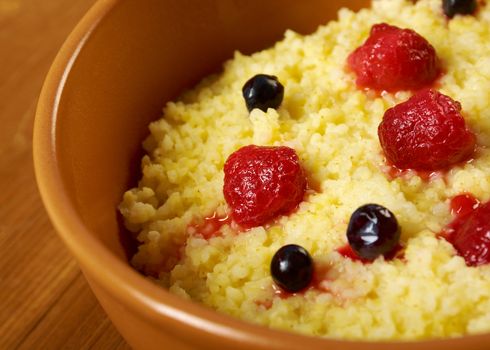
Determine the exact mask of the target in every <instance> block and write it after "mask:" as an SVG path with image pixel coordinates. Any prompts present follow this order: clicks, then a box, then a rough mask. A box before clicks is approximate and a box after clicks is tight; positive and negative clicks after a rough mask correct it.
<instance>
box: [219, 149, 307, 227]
mask: <svg viewBox="0 0 490 350" xmlns="http://www.w3.org/2000/svg"><path fill="white" fill-rule="evenodd" d="M224 172H225V178H224V186H223V193H224V196H225V200H226V202H227V203H228V205H229V206H230V207H231V209H232V218H233V220H235V221H236V222H237V223H238V224H239V225H240V226H242V227H245V228H249V227H254V226H259V225H263V224H264V223H266V222H267V221H269V220H271V219H273V218H274V217H276V216H278V215H282V214H287V213H289V212H291V211H292V210H293V209H294V208H296V206H297V205H298V204H299V203H300V202H301V201H302V200H303V196H304V193H305V190H306V178H305V175H304V173H303V170H302V168H301V166H300V164H299V159H298V156H297V155H296V152H295V150H294V149H292V148H289V147H284V146H281V147H265V146H255V145H250V146H245V147H242V148H240V149H239V150H238V151H236V152H234V153H232V154H231V155H230V156H229V157H228V159H227V160H226V163H225V167H224Z"/></svg>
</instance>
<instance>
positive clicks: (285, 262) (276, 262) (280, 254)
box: [271, 244, 313, 293]
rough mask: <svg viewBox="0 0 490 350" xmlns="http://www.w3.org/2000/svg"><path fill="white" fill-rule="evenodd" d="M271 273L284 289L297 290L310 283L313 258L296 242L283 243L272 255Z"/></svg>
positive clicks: (293, 291) (290, 291)
mask: <svg viewBox="0 0 490 350" xmlns="http://www.w3.org/2000/svg"><path fill="white" fill-rule="evenodd" d="M271 275H272V279H273V280H274V282H275V283H276V284H277V285H278V286H279V287H280V288H281V289H283V290H284V291H286V292H289V293H296V292H299V291H301V290H303V289H305V288H306V287H308V285H309V284H310V283H311V280H312V278H313V260H312V259H311V256H310V254H309V253H308V252H307V251H306V249H304V248H303V247H301V246H299V245H296V244H289V245H285V246H283V247H282V248H280V249H279V250H278V251H277V252H276V254H274V256H273V257H272V261H271Z"/></svg>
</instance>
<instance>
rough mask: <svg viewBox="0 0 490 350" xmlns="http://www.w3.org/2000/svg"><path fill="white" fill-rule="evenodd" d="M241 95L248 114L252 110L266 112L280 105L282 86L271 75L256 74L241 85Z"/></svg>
mask: <svg viewBox="0 0 490 350" xmlns="http://www.w3.org/2000/svg"><path fill="white" fill-rule="evenodd" d="M242 93H243V98H244V99H245V104H246V105H247V109H248V111H249V112H250V111H252V109H254V108H258V109H260V110H262V111H264V112H267V109H268V108H274V109H276V108H278V107H279V106H280V105H281V102H282V98H283V97H284V86H282V84H281V83H280V82H279V81H278V80H277V77H275V76H273V75H266V74H257V75H256V76H254V77H253V78H251V79H250V80H248V81H247V82H246V83H245V85H243V89H242Z"/></svg>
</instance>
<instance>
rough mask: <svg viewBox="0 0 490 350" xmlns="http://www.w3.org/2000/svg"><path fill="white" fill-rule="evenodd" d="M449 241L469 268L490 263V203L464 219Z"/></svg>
mask: <svg viewBox="0 0 490 350" xmlns="http://www.w3.org/2000/svg"><path fill="white" fill-rule="evenodd" d="M462 219H464V220H461V221H462V224H461V225H460V226H459V225H458V227H456V228H455V231H454V232H453V233H452V234H451V236H450V237H449V239H448V240H449V241H450V242H451V243H452V244H453V246H454V248H455V249H456V251H457V252H458V254H459V255H460V256H462V257H463V258H464V260H465V261H466V265H468V266H479V265H483V264H488V263H490V202H487V203H485V204H483V205H481V206H479V207H478V208H476V209H475V210H473V211H472V212H471V213H470V214H468V215H466V216H464V218H462Z"/></svg>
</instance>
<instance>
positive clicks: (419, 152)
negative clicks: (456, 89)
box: [378, 89, 475, 170]
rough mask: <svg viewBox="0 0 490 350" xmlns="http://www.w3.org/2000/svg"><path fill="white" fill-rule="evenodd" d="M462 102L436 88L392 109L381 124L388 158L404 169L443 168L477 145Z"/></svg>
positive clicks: (382, 144)
mask: <svg viewBox="0 0 490 350" xmlns="http://www.w3.org/2000/svg"><path fill="white" fill-rule="evenodd" d="M460 111H461V104H460V103H459V102H456V101H454V100H453V99H451V98H450V97H449V96H446V95H443V94H441V93H439V92H438V91H435V90H430V89H427V90H422V91H420V92H418V93H416V94H415V95H414V96H412V97H411V98H410V99H408V100H407V101H405V102H402V103H400V104H398V105H396V106H395V107H393V108H390V109H388V110H387V111H386V112H385V114H384V116H383V121H382V122H381V124H380V125H379V127H378V136H379V141H380V143H381V147H382V148H383V150H384V153H385V156H386V158H387V160H388V161H389V162H390V163H392V164H393V165H395V166H396V167H398V168H400V169H414V170H440V169H443V168H446V167H448V166H450V165H453V164H455V163H458V162H460V161H463V160H465V159H467V158H468V157H470V156H471V154H472V153H473V151H474V149H475V135H474V134H473V133H472V132H471V131H469V130H468V129H467V128H466V125H465V121H464V119H463V117H462V116H461V114H460Z"/></svg>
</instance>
